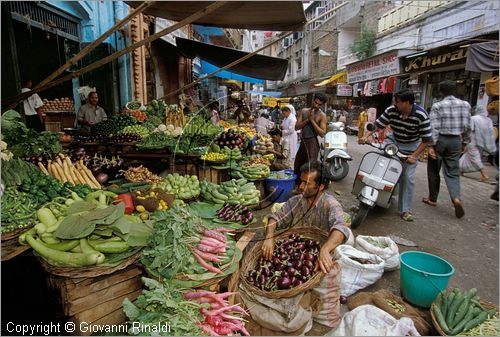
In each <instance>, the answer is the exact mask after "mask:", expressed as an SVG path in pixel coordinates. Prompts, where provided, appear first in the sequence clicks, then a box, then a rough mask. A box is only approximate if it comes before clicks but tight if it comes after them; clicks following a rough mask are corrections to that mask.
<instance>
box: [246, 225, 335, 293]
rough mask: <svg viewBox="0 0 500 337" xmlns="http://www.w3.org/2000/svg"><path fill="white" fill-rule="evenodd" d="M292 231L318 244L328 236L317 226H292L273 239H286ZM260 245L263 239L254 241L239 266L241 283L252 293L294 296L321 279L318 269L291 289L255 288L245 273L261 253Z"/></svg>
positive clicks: (254, 263) (321, 275)
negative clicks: (265, 289)
mask: <svg viewBox="0 0 500 337" xmlns="http://www.w3.org/2000/svg"><path fill="white" fill-rule="evenodd" d="M292 233H296V234H299V235H300V236H303V237H306V238H308V239H313V240H316V241H318V242H319V243H320V244H323V243H324V242H325V241H326V240H327V238H328V235H327V233H325V232H323V231H321V230H319V229H317V228H312V227H293V228H291V229H289V230H287V231H285V232H283V233H281V234H279V235H277V236H276V238H275V239H276V240H283V239H286V238H288V237H289V236H290V234H292ZM262 245H263V241H260V242H258V243H256V244H255V245H254V246H253V247H252V248H251V250H250V251H248V253H247V254H246V255H245V257H244V258H243V261H242V263H241V268H240V280H241V283H243V285H244V286H245V287H246V289H249V290H251V291H252V293H254V294H256V295H260V296H263V297H267V298H289V297H293V296H296V295H298V294H300V293H303V292H305V291H306V290H309V289H311V288H314V287H315V286H316V285H317V284H318V283H319V282H320V281H321V278H322V277H323V273H322V272H321V271H320V272H317V273H316V274H314V276H313V277H311V278H310V279H309V280H308V281H307V282H305V283H303V284H301V285H300V286H298V287H294V288H291V289H286V290H276V291H264V290H261V289H259V288H257V287H256V286H254V285H253V284H250V283H249V282H248V281H247V279H246V275H248V272H249V271H250V270H252V269H253V268H254V267H255V265H256V262H257V260H258V259H259V258H260V256H261V255H262V254H261V249H262Z"/></svg>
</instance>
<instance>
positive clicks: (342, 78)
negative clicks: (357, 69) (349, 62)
mask: <svg viewBox="0 0 500 337" xmlns="http://www.w3.org/2000/svg"><path fill="white" fill-rule="evenodd" d="M337 83H347V71H341V72H340V73H337V74H335V75H333V76H331V77H330V78H327V79H326V80H324V81H321V82H319V83H316V84H315V85H314V86H315V87H323V86H325V85H334V84H337Z"/></svg>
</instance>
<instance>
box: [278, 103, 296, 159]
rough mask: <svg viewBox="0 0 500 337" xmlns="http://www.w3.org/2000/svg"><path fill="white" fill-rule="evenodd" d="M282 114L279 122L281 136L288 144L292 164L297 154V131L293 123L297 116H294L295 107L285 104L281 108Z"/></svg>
mask: <svg viewBox="0 0 500 337" xmlns="http://www.w3.org/2000/svg"><path fill="white" fill-rule="evenodd" d="M281 112H282V113H283V116H284V117H285V118H284V119H283V123H281V130H282V132H283V138H284V139H286V141H287V142H288V144H289V145H290V161H291V162H292V164H293V163H294V162H295V155H296V154H297V150H298V148H297V142H298V140H297V131H296V130H295V123H297V118H296V117H295V114H294V112H295V108H294V107H293V105H291V104H287V105H286V106H284V107H283V108H282V109H281Z"/></svg>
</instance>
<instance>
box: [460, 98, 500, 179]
mask: <svg viewBox="0 0 500 337" xmlns="http://www.w3.org/2000/svg"><path fill="white" fill-rule="evenodd" d="M496 150H497V146H496V144H495V134H494V133H493V121H492V120H491V118H490V117H489V115H488V111H486V109H485V108H484V107H482V106H477V107H476V114H475V115H474V116H472V117H471V137H470V143H469V144H467V146H466V147H465V151H464V154H463V155H462V157H460V172H461V173H467V172H477V171H479V172H480V173H481V178H480V179H479V180H480V181H483V182H486V181H488V179H489V177H488V173H486V169H485V168H484V165H483V161H482V160H481V155H482V153H483V152H487V153H488V154H494V153H495V152H496Z"/></svg>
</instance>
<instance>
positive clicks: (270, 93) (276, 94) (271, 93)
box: [244, 90, 282, 97]
mask: <svg viewBox="0 0 500 337" xmlns="http://www.w3.org/2000/svg"><path fill="white" fill-rule="evenodd" d="M244 93H246V94H252V95H262V96H266V97H280V96H281V95H282V92H281V91H254V90H252V91H244Z"/></svg>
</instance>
